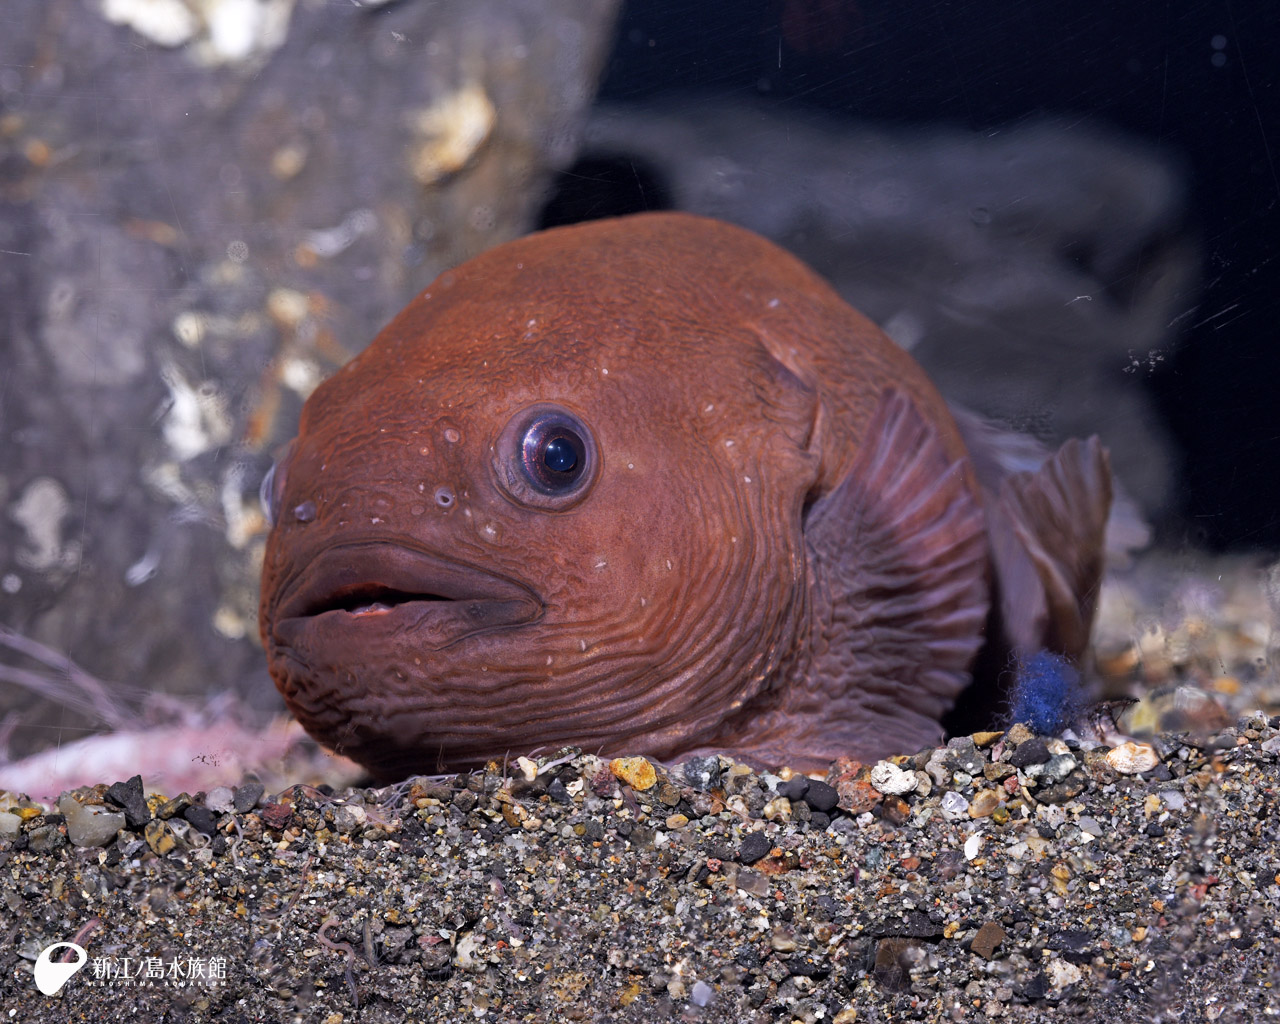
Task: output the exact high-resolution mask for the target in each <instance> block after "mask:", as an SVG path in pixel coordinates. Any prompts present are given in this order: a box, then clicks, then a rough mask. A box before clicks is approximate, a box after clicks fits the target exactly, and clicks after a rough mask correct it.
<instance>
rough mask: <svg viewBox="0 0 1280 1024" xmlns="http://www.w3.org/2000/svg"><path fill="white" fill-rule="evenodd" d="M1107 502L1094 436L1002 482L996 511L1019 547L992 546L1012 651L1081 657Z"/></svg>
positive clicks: (1098, 577)
mask: <svg viewBox="0 0 1280 1024" xmlns="http://www.w3.org/2000/svg"><path fill="white" fill-rule="evenodd" d="M1110 507H1111V466H1110V462H1109V460H1108V459H1107V452H1106V449H1105V448H1103V447H1102V443H1101V442H1100V441H1099V440H1098V438H1097V437H1096V436H1095V437H1091V438H1089V439H1088V440H1087V441H1078V440H1076V439H1074V438H1072V439H1071V440H1070V441H1067V442H1066V443H1065V444H1064V445H1063V446H1062V447H1061V448H1059V449H1058V450H1057V452H1055V453H1054V454H1053V456H1052V457H1050V458H1049V459H1048V460H1046V461H1045V463H1044V465H1042V466H1041V467H1040V468H1039V469H1038V470H1036V471H1035V472H1025V471H1024V472H1018V473H1013V474H1010V475H1009V476H1007V477H1005V478H1004V480H1002V481H1001V482H1000V500H999V513H998V515H999V516H1000V517H1001V518H1003V519H1004V520H1005V521H1006V523H1007V525H1008V527H1009V528H1010V529H1011V531H1012V536H1013V537H1016V538H1017V542H1018V545H1019V546H1020V548H1021V552H1014V551H1011V550H1008V546H1007V545H1000V544H998V543H997V544H994V545H993V548H994V550H993V554H994V556H995V561H996V567H997V571H998V572H999V574H1000V585H1001V601H1000V604H1001V613H1002V618H1003V620H1004V626H1005V629H1006V631H1007V633H1008V635H1009V639H1010V640H1011V641H1012V643H1013V645H1014V647H1015V648H1017V649H1020V650H1022V651H1023V652H1024V653H1032V652H1033V651H1034V650H1035V649H1036V648H1037V647H1047V648H1048V649H1049V650H1051V651H1055V652H1057V653H1059V654H1065V655H1067V656H1068V657H1070V658H1076V659H1078V658H1080V657H1081V656H1082V655H1083V654H1084V652H1085V650H1086V649H1087V647H1088V645H1089V628H1090V626H1091V625H1092V623H1093V612H1094V607H1095V605H1096V603H1097V598H1098V587H1099V585H1100V584H1101V582H1102V572H1103V568H1104V565H1105V561H1106V530H1107V514H1108V511H1109V510H1110ZM1002 548H1003V550H1002ZM1028 563H1029V564H1028ZM1028 570H1030V572H1028Z"/></svg>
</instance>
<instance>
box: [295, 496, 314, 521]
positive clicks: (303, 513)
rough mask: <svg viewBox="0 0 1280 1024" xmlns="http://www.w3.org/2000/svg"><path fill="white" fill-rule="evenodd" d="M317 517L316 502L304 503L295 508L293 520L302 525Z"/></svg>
mask: <svg viewBox="0 0 1280 1024" xmlns="http://www.w3.org/2000/svg"><path fill="white" fill-rule="evenodd" d="M315 517H316V503H315V502H314V501H310V500H308V501H304V502H303V503H302V504H301V505H295V506H294V507H293V518H294V519H296V520H298V522H300V523H309V522H311V521H312V520H313V519H315Z"/></svg>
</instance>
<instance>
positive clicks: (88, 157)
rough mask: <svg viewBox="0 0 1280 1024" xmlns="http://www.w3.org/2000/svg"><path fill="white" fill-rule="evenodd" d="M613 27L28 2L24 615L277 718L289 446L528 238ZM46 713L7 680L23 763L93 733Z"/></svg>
mask: <svg viewBox="0 0 1280 1024" xmlns="http://www.w3.org/2000/svg"><path fill="white" fill-rule="evenodd" d="M616 8H617V0H441V2H425V0H403V2H397V3H379V2H374V0H366V2H365V3H363V4H360V3H340V4H313V3H298V4H294V3H291V2H288V0H257V2H252V0H251V2H249V3H247V4H246V3H224V2H220V0H202V2H201V3H194V2H189V0H172V2H169V3H166V4H154V3H144V2H142V0H111V2H110V3H109V4H105V5H104V4H103V3H102V2H101V0H83V2H75V3H70V2H45V0H11V2H9V3H6V5H5V13H4V18H3V21H4V27H3V32H0V351H2V352H3V358H2V359H0V438H3V441H2V442H0V622H3V623H4V624H7V625H9V626H11V627H12V628H13V629H14V630H15V631H16V632H17V633H19V634H22V635H24V636H28V637H32V638H35V639H38V640H40V641H41V642H43V643H44V644H45V645H47V646H48V647H50V648H54V649H56V650H59V651H64V652H66V653H68V654H70V655H72V656H73V657H74V658H75V659H76V660H77V661H78V662H80V663H81V664H82V665H83V666H84V667H85V668H86V669H87V670H88V671H89V672H90V673H92V674H93V675H96V676H98V677H100V678H103V679H109V680H113V681H116V682H119V683H122V684H137V683H145V685H146V686H147V687H161V688H164V689H166V690H169V691H170V692H178V693H195V692H208V691H209V690H212V689H221V688H227V687H232V688H238V689H239V690H241V691H242V692H245V693H248V694H250V695H252V696H253V697H254V698H255V699H257V700H258V701H259V702H260V703H264V704H270V705H272V706H274V705H275V703H276V700H277V698H276V696H275V692H274V688H273V687H272V686H271V684H270V682H269V681H268V679H267V677H266V672H265V670H264V668H263V666H262V663H261V655H260V652H259V650H258V649H257V646H256V644H257V637H256V633H257V625H256V601H257V578H258V571H259V570H258V566H259V562H260V558H261V545H262V540H263V535H264V523H263V521H262V517H261V514H260V512H259V510H258V502H257V489H258V484H259V481H260V480H261V478H262V476H263V474H264V472H265V470H266V469H267V467H268V466H269V464H270V461H271V453H272V449H273V448H274V447H275V445H276V444H277V443H279V442H280V441H282V440H283V439H286V438H288V437H289V436H291V435H292V433H293V431H294V428H295V426H296V420H297V412H298V409H299V408H300V405H301V402H302V400H303V399H304V398H305V396H306V395H307V394H308V393H309V392H310V390H311V389H312V388H313V387H314V386H315V385H316V383H318V381H319V380H320V379H321V378H322V377H323V376H324V375H325V374H327V373H328V372H330V371H332V370H333V369H334V368H335V367H336V366H338V365H339V364H340V363H342V362H343V361H344V360H345V359H347V358H348V357H349V356H350V355H352V354H353V353H355V352H357V351H358V350H359V349H361V348H362V347H363V346H364V345H365V343H366V342H367V341H368V340H369V339H371V338H372V337H373V335H374V333H375V331H376V329H377V328H378V327H379V326H380V325H381V324H382V323H384V322H385V321H386V320H388V319H389V318H390V317H391V316H392V315H393V314H394V313H396V312H397V311H398V310H399V309H400V307H401V306H402V305H403V304H404V303H405V302H406V301H407V300H408V299H409V298H410V297H412V295H413V294H415V293H416V292H417V291H418V290H419V289H420V288H422V287H423V286H424V285H426V284H427V283H428V282H429V281H430V280H431V279H432V278H434V277H435V276H436V275H437V274H438V273H439V272H440V271H442V270H443V269H445V268H447V267H449V266H451V265H453V264H456V263H458V262H460V261H462V260H464V259H466V258H467V257H469V256H471V255H473V254H475V253H477V252H479V251H480V250H482V249H485V248H487V247H489V246H491V245H494V244H496V243H498V242H501V241H505V240H506V239H509V238H512V237H514V236H517V235H520V234H522V233H523V232H525V231H526V230H527V229H528V228H529V227H530V225H531V222H532V217H533V214H534V212H535V211H534V204H535V203H536V202H537V200H538V199H539V197H540V193H541V190H542V186H543V183H544V181H545V178H546V176H547V174H548V173H549V172H550V171H552V170H554V169H556V168H559V167H562V166H564V165H565V164H566V163H568V161H570V160H571V159H572V157H573V155H574V152H575V148H576V142H577V138H578V135H579V132H580V129H581V123H582V119H583V117H584V116H585V114H584V111H585V106H586V104H587V103H588V102H589V101H590V99H591V96H592V94H593V91H594V88H595V83H596V78H597V75H598V72H599V70H600V67H601V64H602V62H603V60H604V57H605V56H606V54H607V52H608V47H609V45H610V42H611V32H612V25H613V19H614V16H615V14H616ZM106 15H109V16H110V18H111V22H110V23H109V22H108V21H107V20H105V19H106ZM0 654H4V656H5V658H7V660H8V661H9V663H10V664H12V665H13V666H14V667H15V668H22V667H24V666H25V667H31V665H30V662H28V661H27V660H25V659H23V658H21V657H19V656H17V655H16V654H15V653H14V652H13V651H12V650H9V651H7V652H0ZM0 667H5V666H4V661H3V660H0ZM20 678H21V677H20V676H19V675H17V674H15V672H10V673H9V676H8V680H7V681H9V682H13V681H14V680H15V679H20ZM27 682H30V680H27ZM39 690H40V687H39V686H34V687H32V686H27V685H26V684H25V683H24V684H23V685H22V686H20V687H15V686H5V687H0V716H3V715H4V714H6V713H11V712H13V711H14V710H15V709H22V710H21V717H22V724H23V725H24V726H27V728H21V729H15V728H13V727H12V722H10V728H8V729H6V730H5V731H4V734H5V736H6V737H7V739H8V740H9V743H10V746H11V748H12V749H11V753H13V754H15V755H18V754H22V753H25V752H27V751H29V750H31V749H35V748H37V747H39V746H42V745H46V744H47V743H49V742H51V741H53V740H55V739H62V740H66V739H70V738H72V737H74V736H76V735H79V734H81V733H82V732H83V731H84V730H85V729H86V728H87V727H88V726H90V725H92V724H94V723H93V720H92V719H90V718H87V717H84V716H78V715H72V714H70V713H68V712H67V711H66V709H65V708H64V707H62V706H60V705H55V704H53V703H45V704H43V705H41V704H39V703H36V704H35V706H32V704H33V702H32V696H31V694H32V692H33V691H39ZM53 724H56V725H57V726H58V727H59V730H60V731H59V732H49V731H47V730H46V729H43V728H41V727H42V726H49V725H53Z"/></svg>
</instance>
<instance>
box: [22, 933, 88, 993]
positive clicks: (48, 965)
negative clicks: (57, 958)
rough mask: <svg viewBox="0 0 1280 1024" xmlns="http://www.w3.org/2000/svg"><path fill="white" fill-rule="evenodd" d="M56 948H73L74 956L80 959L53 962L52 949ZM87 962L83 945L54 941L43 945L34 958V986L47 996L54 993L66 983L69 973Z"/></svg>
mask: <svg viewBox="0 0 1280 1024" xmlns="http://www.w3.org/2000/svg"><path fill="white" fill-rule="evenodd" d="M56 949H74V950H75V951H76V956H78V957H79V958H80V959H79V960H76V961H75V962H74V963H69V964H63V963H55V962H54V960H53V951H54V950H56ZM88 962H89V954H88V953H86V952H85V949H84V947H83V946H77V945H76V944H75V943H74V942H55V943H54V944H53V945H52V946H45V948H44V949H42V950H41V951H40V956H39V957H37V958H36V966H35V970H34V971H33V973H34V974H35V977H36V988H38V989H39V990H40V991H41V992H43V993H44V994H45V995H47V996H51V995H54V994H56V993H57V992H58V991H59V990H61V988H62V986H63V985H65V984H66V983H67V979H69V978H70V977H71V975H73V974H75V973H76V971H78V970H80V968H81V967H83V966H84V965H85V964H86V963H88Z"/></svg>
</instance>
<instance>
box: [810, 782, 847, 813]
mask: <svg viewBox="0 0 1280 1024" xmlns="http://www.w3.org/2000/svg"><path fill="white" fill-rule="evenodd" d="M808 781H809V785H808V786H807V787H805V791H804V802H805V803H807V804H808V805H809V806H810V807H812V808H813V809H814V810H815V811H821V812H822V813H823V814H830V813H831V812H832V811H834V810H835V808H836V804H838V803H839V802H840V794H839V793H838V792H836V788H835V787H834V786H828V785H827V784H826V783H825V782H822V781H820V780H818V779H810V780H808Z"/></svg>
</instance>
